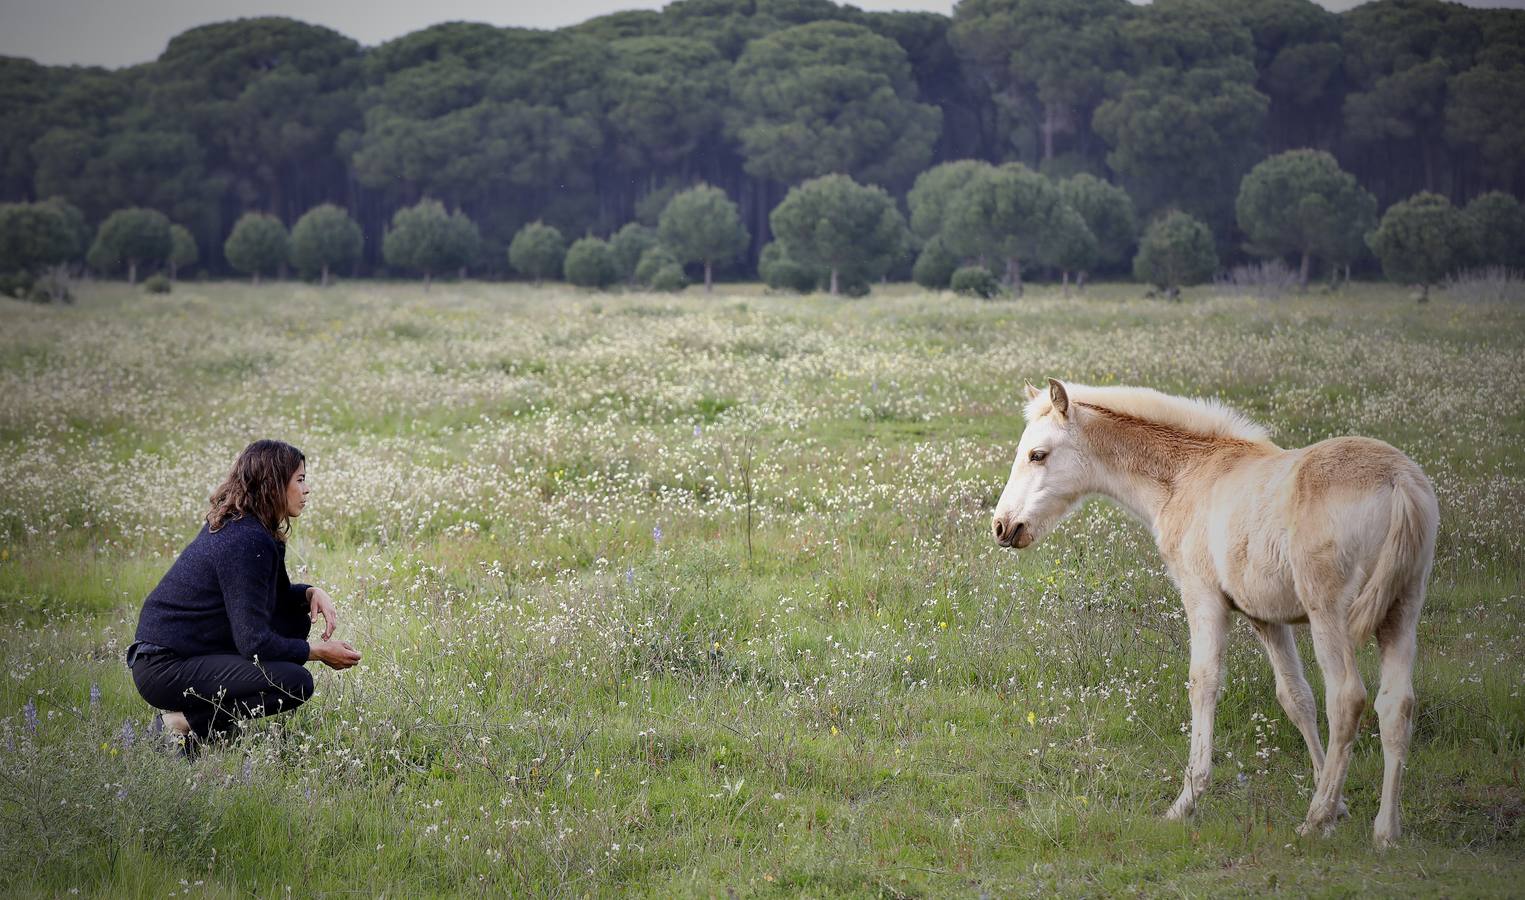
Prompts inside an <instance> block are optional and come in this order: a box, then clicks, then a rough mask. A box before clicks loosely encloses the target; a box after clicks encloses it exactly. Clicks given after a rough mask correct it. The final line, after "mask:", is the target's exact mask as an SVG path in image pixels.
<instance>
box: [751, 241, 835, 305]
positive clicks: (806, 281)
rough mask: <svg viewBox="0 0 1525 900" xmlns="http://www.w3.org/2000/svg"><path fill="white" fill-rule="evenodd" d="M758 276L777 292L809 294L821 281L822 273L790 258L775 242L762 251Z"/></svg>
mask: <svg viewBox="0 0 1525 900" xmlns="http://www.w3.org/2000/svg"><path fill="white" fill-rule="evenodd" d="M757 274H758V275H760V276H762V280H763V283H765V284H767V285H768V287H770V288H772V289H773V290H775V291H793V292H795V293H796V294H808V293H810V292H811V291H813V290H815V286H816V284H817V283H818V282H819V281H820V280H821V277H820V273H819V272H816V271H815V270H813V269H811V268H809V267H808V266H804V265H802V264H800V263H798V262H795V261H794V260H792V259H790V258H789V255H788V254H787V253H785V252H784V248H783V246H782V245H781V244H779V243H777V242H774V243H771V244H769V245H767V246H766V247H764V248H763V249H762V256H761V258H759V259H758V261H757Z"/></svg>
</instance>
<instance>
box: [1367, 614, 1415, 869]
mask: <svg viewBox="0 0 1525 900" xmlns="http://www.w3.org/2000/svg"><path fill="white" fill-rule="evenodd" d="M1412 605H1413V606H1414V607H1415V608H1414V610H1413V613H1412V614H1410V613H1409V609H1408V608H1407V606H1408V605H1405V607H1404V608H1403V610H1402V611H1401V612H1399V611H1397V610H1395V613H1397V614H1395V615H1394V616H1393V618H1392V619H1391V620H1390V621H1389V622H1388V623H1386V624H1385V625H1384V627H1383V628H1381V629H1379V630H1378V632H1377V643H1378V644H1379V645H1380V646H1381V647H1382V682H1381V687H1380V688H1379V689H1378V690H1377V702H1376V704H1375V705H1376V708H1377V717H1378V721H1379V722H1380V724H1381V728H1382V757H1383V764H1384V765H1383V771H1382V807H1381V809H1379V810H1378V811H1377V821H1376V824H1375V825H1374V827H1373V829H1372V837H1373V839H1374V840H1375V842H1376V844H1377V846H1378V847H1384V848H1385V847H1391V846H1393V844H1395V843H1397V841H1398V833H1399V825H1398V795H1399V794H1400V793H1401V792H1402V791H1403V769H1404V764H1405V763H1406V762H1407V760H1408V751H1409V738H1410V737H1411V736H1412V735H1413V726H1414V649H1415V643H1416V635H1415V629H1416V619H1417V618H1418V615H1417V614H1418V609H1417V606H1418V604H1412Z"/></svg>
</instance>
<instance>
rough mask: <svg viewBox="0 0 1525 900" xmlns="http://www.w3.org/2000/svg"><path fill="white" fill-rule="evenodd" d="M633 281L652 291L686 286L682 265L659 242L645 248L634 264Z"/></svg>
mask: <svg viewBox="0 0 1525 900" xmlns="http://www.w3.org/2000/svg"><path fill="white" fill-rule="evenodd" d="M635 283H636V284H639V285H641V286H642V287H648V288H651V289H652V290H654V291H667V292H676V291H681V290H683V289H684V288H685V287H687V286H688V279H687V278H685V277H684V275H683V265H682V264H681V263H679V262H678V259H677V257H675V256H673V255H672V251H670V250H668V249H667V248H666V247H663V246H662V245H660V244H657V245H655V246H652V247H649V248H647V250H646V252H645V253H642V254H641V260H640V262H638V263H636V266H635Z"/></svg>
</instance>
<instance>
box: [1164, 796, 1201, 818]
mask: <svg viewBox="0 0 1525 900" xmlns="http://www.w3.org/2000/svg"><path fill="white" fill-rule="evenodd" d="M1194 809H1195V804H1191V803H1183V802H1182V801H1180V800H1177V801H1176V802H1175V803H1173V804H1171V806H1170V808H1169V809H1167V810H1165V814H1164V815H1162V816H1161V817H1160V818H1162V819H1164V820H1165V821H1167V822H1184V821H1186V818H1187V817H1188V816H1190V815H1191V814H1192V811H1193V810H1194Z"/></svg>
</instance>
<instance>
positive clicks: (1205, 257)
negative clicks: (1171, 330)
mask: <svg viewBox="0 0 1525 900" xmlns="http://www.w3.org/2000/svg"><path fill="white" fill-rule="evenodd" d="M1217 268H1218V249H1217V248H1216V247H1215V246H1213V233H1212V232H1211V231H1208V229H1207V226H1206V225H1203V224H1202V223H1201V222H1200V221H1198V220H1196V219H1194V218H1192V217H1191V216H1189V215H1187V214H1186V213H1183V212H1179V211H1176V212H1170V213H1167V214H1166V215H1164V216H1162V217H1161V218H1159V219H1156V220H1155V221H1154V222H1153V224H1151V225H1150V226H1149V228H1148V229H1147V230H1146V231H1145V232H1144V237H1143V240H1141V241H1139V245H1138V255H1137V256H1135V257H1133V277H1134V278H1137V279H1138V280H1139V281H1144V282H1148V283H1149V284H1152V285H1154V286H1155V287H1157V288H1159V289H1160V290H1163V291H1166V292H1167V293H1168V295H1169V296H1171V297H1176V296H1179V294H1180V289H1181V288H1182V287H1185V286H1186V285H1191V284H1201V283H1202V282H1204V281H1206V280H1207V279H1209V278H1211V277H1212V274H1213V270H1214V269H1217Z"/></svg>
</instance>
